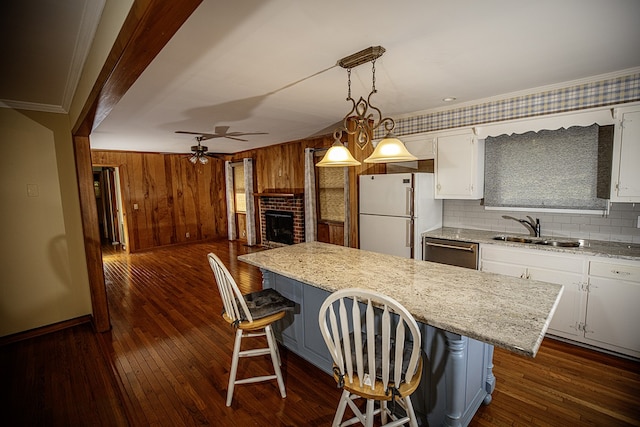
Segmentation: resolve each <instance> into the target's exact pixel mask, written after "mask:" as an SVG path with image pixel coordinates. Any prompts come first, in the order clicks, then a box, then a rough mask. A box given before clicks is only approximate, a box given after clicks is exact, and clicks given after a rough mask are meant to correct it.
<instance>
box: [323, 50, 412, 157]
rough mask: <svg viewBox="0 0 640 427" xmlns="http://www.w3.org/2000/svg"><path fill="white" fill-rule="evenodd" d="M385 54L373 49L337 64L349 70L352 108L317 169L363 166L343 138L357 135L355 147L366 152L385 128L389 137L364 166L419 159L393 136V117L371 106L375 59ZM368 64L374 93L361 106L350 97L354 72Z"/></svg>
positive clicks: (382, 51)
mask: <svg viewBox="0 0 640 427" xmlns="http://www.w3.org/2000/svg"><path fill="white" fill-rule="evenodd" d="M384 52H385V49H384V48H383V47H382V46H372V47H370V48H367V49H364V50H361V51H360V52H357V53H354V54H353V55H349V56H347V57H345V58H342V59H341V60H339V61H338V65H340V66H341V67H342V68H346V70H347V76H348V94H347V101H351V103H352V107H351V111H349V112H348V113H347V114H346V115H345V116H344V119H342V126H341V127H339V128H338V129H336V130H335V132H334V133H333V138H334V140H335V141H334V143H333V145H332V146H331V148H330V149H329V151H327V153H326V154H325V156H324V157H323V158H322V160H321V161H320V162H318V164H317V165H316V166H321V167H322V166H324V167H327V166H336V167H338V166H359V165H360V162H359V161H357V160H356V159H354V158H353V156H352V155H351V153H350V152H349V150H348V149H347V148H346V147H345V146H344V145H343V144H342V142H341V137H342V134H343V133H346V134H348V135H355V142H356V144H357V145H358V147H359V148H360V149H361V150H364V148H365V147H366V146H367V144H369V143H371V135H373V132H374V131H375V130H376V129H377V128H379V127H380V126H381V125H384V129H385V130H386V136H385V137H384V138H383V139H382V140H381V141H380V142H379V143H378V145H377V146H376V147H375V150H374V151H373V154H371V156H369V157H367V158H366V159H365V160H364V162H365V163H388V162H406V161H410V160H417V157H415V156H414V155H412V154H411V153H409V151H408V150H407V148H406V147H405V146H404V144H403V143H402V141H400V140H399V139H398V138H396V137H395V135H394V134H393V129H394V128H395V126H396V123H395V121H394V120H393V119H392V118H390V117H382V112H381V111H380V109H379V108H377V107H375V106H374V105H372V104H371V96H372V95H373V94H374V93H377V90H376V59H378V58H379V57H381V56H382V54H383V53H384ZM367 62H371V63H372V85H371V93H369V96H368V97H367V99H366V100H365V99H364V98H362V97H360V99H359V100H358V102H356V101H355V100H354V99H353V98H352V97H351V69H352V68H354V67H357V66H358V65H362V64H365V63H367ZM369 109H372V110H374V111H375V112H376V113H377V120H376V117H374V113H372V112H369ZM349 119H351V120H352V123H353V124H354V125H355V126H352V127H353V129H352V130H349V126H348V121H349ZM337 153H340V154H337Z"/></svg>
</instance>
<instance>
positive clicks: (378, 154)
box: [364, 132, 418, 163]
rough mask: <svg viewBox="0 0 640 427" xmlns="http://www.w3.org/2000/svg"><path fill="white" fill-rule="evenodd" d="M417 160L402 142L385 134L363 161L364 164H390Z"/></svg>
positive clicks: (391, 134) (389, 134) (392, 135)
mask: <svg viewBox="0 0 640 427" xmlns="http://www.w3.org/2000/svg"><path fill="white" fill-rule="evenodd" d="M412 160H418V158H417V157H416V156H414V155H413V154H411V153H410V152H409V150H407V147H405V146H404V144H403V143H402V141H400V140H399V139H398V138H396V137H395V135H394V134H393V133H391V132H389V133H388V134H387V136H385V137H384V138H383V139H382V140H381V141H380V142H379V143H378V145H377V146H376V148H375V150H373V153H372V154H371V155H370V156H369V157H367V158H366V159H364V162H365V163H392V162H409V161H412Z"/></svg>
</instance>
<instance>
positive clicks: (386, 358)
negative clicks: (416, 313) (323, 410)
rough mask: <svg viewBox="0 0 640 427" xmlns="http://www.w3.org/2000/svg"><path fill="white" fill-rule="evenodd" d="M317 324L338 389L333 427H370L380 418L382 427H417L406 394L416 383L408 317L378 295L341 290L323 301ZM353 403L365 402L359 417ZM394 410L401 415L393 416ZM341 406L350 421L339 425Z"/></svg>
mask: <svg viewBox="0 0 640 427" xmlns="http://www.w3.org/2000/svg"><path fill="white" fill-rule="evenodd" d="M374 307H375V308H374ZM318 321H319V323H320V331H321V332H322V336H323V338H324V340H325V343H326V344H327V347H328V348H329V352H330V353H331V357H332V358H333V362H334V363H333V376H334V378H335V380H336V381H337V382H338V386H339V387H342V388H343V389H344V390H343V392H342V397H341V398H340V402H339V404H338V409H337V410H336V415H335V418H334V419H333V426H334V427H337V426H347V425H351V424H354V423H356V422H358V421H359V422H360V423H362V424H363V425H364V426H367V427H372V426H373V419H374V416H376V415H378V414H380V417H381V423H382V425H386V426H399V425H404V424H406V423H407V422H408V423H409V424H410V425H411V426H412V427H417V426H418V422H417V420H416V416H415V413H414V411H413V405H412V404H411V394H412V393H413V392H414V391H415V390H416V389H417V388H418V385H419V384H420V379H421V377H422V357H421V355H422V339H421V336H420V330H419V329H418V324H417V323H416V321H415V319H414V318H413V316H412V315H411V314H410V313H409V312H408V311H407V310H406V309H405V308H404V307H403V306H402V305H400V303H398V302H397V301H395V300H394V299H393V298H390V297H388V296H385V295H383V294H381V293H378V292H374V291H368V290H365V289H343V290H340V291H337V292H334V293H333V294H331V295H329V297H328V298H327V299H326V300H325V301H324V303H323V304H322V306H321V307H320V313H319V316H318ZM392 325H395V328H392ZM358 398H364V399H366V410H365V413H364V414H363V413H362V411H361V410H360V408H359V407H358V406H357V405H356V403H354V401H355V400H356V399H358ZM376 401H379V402H380V405H379V407H378V408H377V409H376V408H375V407H374V403H375V402H376ZM389 404H390V405H391V406H390V405H389ZM395 404H399V405H400V406H401V407H402V408H403V410H404V412H405V413H406V415H405V414H400V415H399V414H397V413H396V411H394V410H393V409H394V406H395ZM347 405H348V406H349V407H350V408H351V410H352V411H353V413H354V414H355V417H353V418H351V419H349V420H347V421H344V422H342V418H343V416H344V412H345V409H346V407H347ZM389 418H390V419H391V422H389V423H387V421H388V419H389Z"/></svg>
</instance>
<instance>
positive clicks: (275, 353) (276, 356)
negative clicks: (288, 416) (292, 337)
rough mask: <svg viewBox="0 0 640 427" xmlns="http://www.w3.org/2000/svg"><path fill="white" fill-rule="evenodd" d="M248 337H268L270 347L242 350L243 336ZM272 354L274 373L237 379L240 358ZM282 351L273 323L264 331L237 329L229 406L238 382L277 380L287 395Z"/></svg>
mask: <svg viewBox="0 0 640 427" xmlns="http://www.w3.org/2000/svg"><path fill="white" fill-rule="evenodd" d="M244 337H247V338H250V337H265V338H266V339H267V343H268V347H264V348H257V349H251V350H244V351H242V350H241V343H242V338H244ZM262 355H270V356H271V363H272V364H273V369H274V371H275V374H274V375H262V376H257V377H250V378H245V379H240V380H237V379H236V375H237V373H238V360H239V359H240V358H241V357H253V356H262ZM280 363H281V361H280V352H279V350H278V343H277V341H276V338H275V336H274V334H273V329H272V328H271V325H267V326H265V327H264V329H263V330H262V332H251V331H243V330H242V329H237V330H236V338H235V342H234V344H233V356H232V358H231V370H230V371H229V387H228V388H227V406H231V400H232V399H233V390H234V388H235V385H236V384H249V383H254V382H260V381H267V380H274V379H275V380H277V381H278V388H279V389H280V395H281V396H282V397H283V398H284V397H287V392H286V390H285V387H284V380H283V378H282V371H281V370H280Z"/></svg>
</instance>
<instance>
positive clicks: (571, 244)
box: [493, 236, 580, 248]
mask: <svg viewBox="0 0 640 427" xmlns="http://www.w3.org/2000/svg"><path fill="white" fill-rule="evenodd" d="M493 240H500V241H502V242H515V243H531V244H535V245H545V246H558V247H563V248H577V247H579V246H580V241H579V240H554V239H539V238H535V237H534V238H527V237H520V236H495V237H494V238H493Z"/></svg>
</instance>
